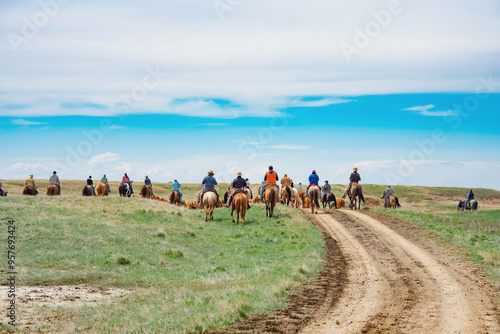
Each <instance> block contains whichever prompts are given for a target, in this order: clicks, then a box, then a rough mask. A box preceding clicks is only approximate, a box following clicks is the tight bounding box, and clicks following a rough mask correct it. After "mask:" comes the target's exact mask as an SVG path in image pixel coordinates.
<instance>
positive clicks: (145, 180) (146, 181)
mask: <svg viewBox="0 0 500 334" xmlns="http://www.w3.org/2000/svg"><path fill="white" fill-rule="evenodd" d="M144 184H145V185H147V186H150V187H151V186H152V185H151V179H150V178H149V177H148V178H146V179H144ZM179 187H180V185H179Z"/></svg>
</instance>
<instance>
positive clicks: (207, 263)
mask: <svg viewBox="0 0 500 334" xmlns="http://www.w3.org/2000/svg"><path fill="white" fill-rule="evenodd" d="M159 188H160V187H157V188H156V189H159ZM189 188H190V187H186V189H187V193H188V194H189V193H190V191H191V193H195V192H196V193H197V189H196V186H194V185H193V186H192V187H191V188H192V189H191V190H190V189H189ZM64 189H65V188H64V183H63V196H59V197H47V196H38V197H36V198H35V197H21V196H13V197H7V198H3V199H2V201H0V222H1V229H2V230H1V233H0V238H1V239H2V240H6V231H7V228H6V220H7V219H8V218H14V219H15V220H16V226H17V230H16V233H17V254H16V256H17V265H18V269H19V275H18V280H19V281H18V284H20V285H63V284H70V285H71V284H84V285H88V286H95V287H104V288H110V287H120V288H124V289H127V290H131V291H132V293H131V294H129V295H128V296H127V297H124V298H123V300H121V301H120V302H118V303H114V304H112V305H94V306H85V307H80V308H60V307H59V308H58V307H56V306H54V307H48V308H44V309H40V310H39V312H41V313H42V315H43V314H53V313H54V312H55V313H58V314H59V313H63V314H65V316H64V317H63V318H62V319H63V320H60V321H57V322H52V321H49V320H48V318H47V319H46V318H43V317H42V319H46V320H41V322H40V323H38V324H37V326H38V327H37V328H39V329H44V330H45V329H48V330H54V329H55V327H54V326H56V327H62V328H64V329H65V330H68V331H78V328H81V330H84V331H89V332H96V333H101V332H116V333H127V332H129V333H131V332H141V333H142V332H144V333H156V332H158V331H161V332H168V333H187V332H201V330H203V329H214V328H219V327H221V326H228V325H230V324H232V323H234V322H235V321H236V320H238V319H242V318H245V317H248V316H249V315H250V314H252V313H266V312H269V311H270V310H272V309H275V308H277V307H283V306H284V305H285V302H286V296H287V295H288V292H289V291H290V289H292V288H293V287H294V286H295V285H296V284H297V283H298V282H300V281H303V280H306V279H308V277H310V276H311V275H313V274H314V273H315V272H316V271H317V270H318V268H319V266H320V264H321V262H322V258H323V256H324V249H323V247H324V241H323V239H322V236H321V233H320V232H319V231H318V230H317V229H316V228H315V227H314V226H313V225H312V224H311V223H310V222H309V221H308V220H307V218H306V217H305V216H304V215H303V214H302V213H300V212H299V211H297V210H294V209H291V208H288V207H283V206H279V207H278V208H277V210H276V211H275V213H276V214H277V216H276V218H273V219H266V217H265V207H264V206H262V205H254V206H253V208H252V209H251V210H249V211H248V212H247V213H248V214H247V223H246V225H245V226H244V227H242V226H241V224H240V225H239V226H237V225H236V224H233V223H232V222H231V219H230V215H229V211H228V210H226V209H217V210H216V211H215V214H214V217H215V221H213V222H208V223H205V221H204V218H205V213H204V212H203V211H192V210H185V209H182V208H178V207H175V206H172V205H169V204H166V203H163V202H159V201H153V200H142V199H136V198H119V197H118V196H117V194H116V192H115V193H114V194H113V196H111V197H107V198H96V197H93V198H88V197H87V198H84V197H82V196H81V195H80V196H79V195H78V194H79V191H80V185H79V184H75V185H74V186H73V187H69V186H68V187H66V193H65V192H64ZM156 189H155V190H156ZM158 191H159V192H160V191H161V190H160V189H159V190H158ZM165 191H166V190H165ZM193 197H194V195H192V196H191V198H193ZM2 266H4V264H2ZM22 311H23V309H22V307H21V309H20V311H19V312H20V313H19V315H20V316H21V317H22V316H23V313H22Z"/></svg>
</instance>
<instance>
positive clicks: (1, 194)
mask: <svg viewBox="0 0 500 334" xmlns="http://www.w3.org/2000/svg"><path fill="white" fill-rule="evenodd" d="M2 187H3V183H2V181H0V197H4V196H5V191H3V189H2Z"/></svg>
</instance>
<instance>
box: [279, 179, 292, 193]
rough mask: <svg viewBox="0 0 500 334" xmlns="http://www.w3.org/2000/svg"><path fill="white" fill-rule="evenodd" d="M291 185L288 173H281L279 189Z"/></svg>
mask: <svg viewBox="0 0 500 334" xmlns="http://www.w3.org/2000/svg"><path fill="white" fill-rule="evenodd" d="M291 186H292V180H291V179H290V178H289V177H288V175H286V174H285V175H283V178H282V179H281V190H282V191H283V188H286V187H291ZM279 198H281V191H280V197H279Z"/></svg>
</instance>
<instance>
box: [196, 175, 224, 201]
mask: <svg viewBox="0 0 500 334" xmlns="http://www.w3.org/2000/svg"><path fill="white" fill-rule="evenodd" d="M214 175H215V174H214V172H213V171H210V172H208V175H207V176H205V177H204V178H203V181H201V184H204V185H205V189H204V190H203V191H202V192H201V198H200V204H202V203H203V195H205V193H206V192H207V191H213V192H214V193H215V195H217V203H216V206H217V207H218V206H219V202H220V201H219V194H218V193H217V190H215V186H216V185H217V180H216V179H215V177H214Z"/></svg>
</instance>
